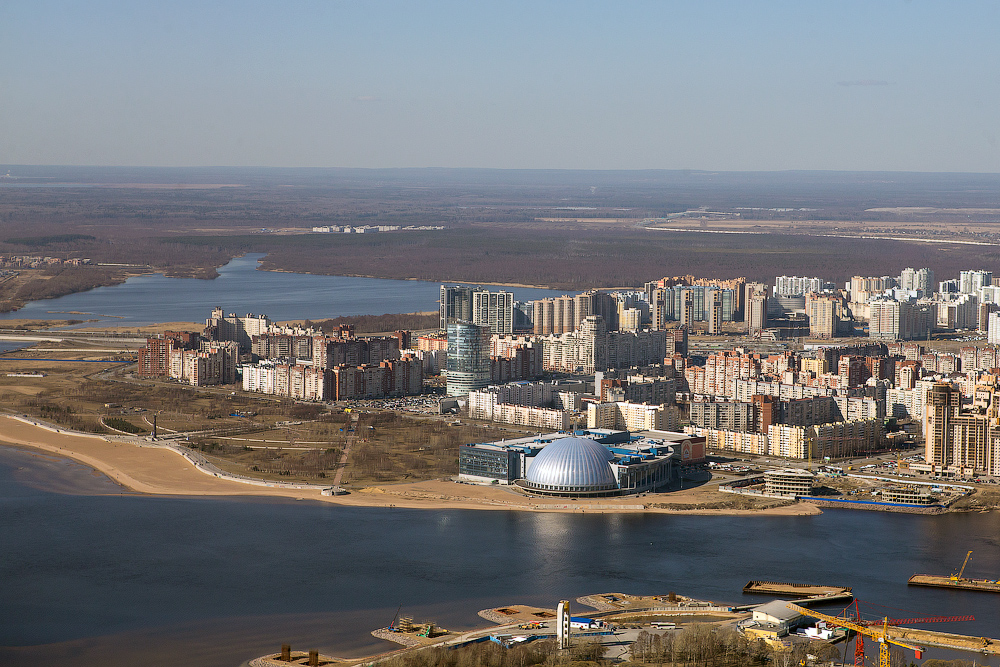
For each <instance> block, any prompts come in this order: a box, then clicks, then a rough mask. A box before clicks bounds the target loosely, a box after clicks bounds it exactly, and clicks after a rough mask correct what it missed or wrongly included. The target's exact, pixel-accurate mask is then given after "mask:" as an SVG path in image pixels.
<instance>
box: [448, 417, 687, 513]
mask: <svg viewBox="0 0 1000 667" xmlns="http://www.w3.org/2000/svg"><path fill="white" fill-rule="evenodd" d="M704 460H705V438H704V437H695V436H691V435H687V434H684V433H673V432H666V431H644V432H636V433H630V432H628V431H614V430H610V429H587V430H580V431H575V432H573V433H564V432H559V433H549V434H545V435H542V434H538V435H533V436H528V437H524V438H514V439H513V440H501V441H499V442H480V443H472V444H468V445H461V446H460V447H459V454H458V471H459V475H458V478H459V481H463V482H467V483H473V484H510V485H513V486H516V487H517V488H519V489H520V490H521V491H522V492H524V493H527V494H531V495H546V496H564V497H571V498H597V497H601V496H624V495H632V494H637V493H645V492H647V491H656V490H662V489H664V488H666V487H668V486H669V485H670V484H671V482H673V481H675V480H676V479H677V477H676V470H675V467H674V466H675V465H677V466H679V467H682V466H688V465H692V464H699V463H701V462H703V461H704Z"/></svg>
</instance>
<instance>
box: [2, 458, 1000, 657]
mask: <svg viewBox="0 0 1000 667" xmlns="http://www.w3.org/2000/svg"><path fill="white" fill-rule="evenodd" d="M998 535H1000V514H998V513H976V514H955V515H946V516H940V517H927V516H910V515H898V514H886V513H877V512H860V511H850V510H831V511H827V512H825V513H824V514H822V515H818V516H808V517H759V516H758V517H753V516H750V517H723V516H664V515H656V516H654V515H642V514H615V515H591V514H586V515H582V514H531V513H517V512H505V511H473V510H440V511H429V510H423V511H421V510H405V509H390V508H376V509H365V508H343V507H336V506H332V505H329V504H321V503H313V502H309V501H302V502H296V501H276V500H266V499H240V500H236V499H207V498H168V497H152V496H140V495H135V494H130V493H123V492H122V489H120V488H119V487H117V486H116V485H114V484H113V483H111V482H110V481H109V480H108V479H107V478H105V477H103V476H102V475H99V474H96V473H94V472H92V471H91V470H89V469H88V468H86V467H84V466H81V465H79V464H76V463H73V462H70V461H66V460H63V459H58V458H52V457H48V456H42V455H38V454H34V453H31V452H28V451H25V450H19V449H13V448H7V447H0V582H2V584H3V585H2V586H0V664H3V665H8V664H10V665H14V664H17V665H20V664H24V665H29V664H30V665H43V664H44V665H52V664H59V663H60V662H62V664H73V665H126V664H127V665H135V664H141V665H144V666H152V665H164V666H167V665H170V666H175V665H177V664H184V665H196V666H197V665H205V666H209V665H211V666H215V665H218V666H220V667H236V666H237V665H239V664H240V663H241V662H242V661H244V660H246V659H248V658H250V657H253V656H256V655H261V654H263V653H265V652H268V651H276V650H277V649H278V647H279V646H280V644H281V643H283V642H290V643H292V644H293V646H294V647H298V648H302V649H306V648H318V649H320V650H321V651H324V652H328V653H331V654H333V655H345V656H348V655H363V654H368V653H372V652H376V651H379V650H385V649H386V648H389V646H390V645H387V644H384V643H382V642H378V641H376V640H374V639H372V638H371V637H370V636H369V635H368V632H369V631H370V630H372V629H373V628H375V627H379V626H382V625H385V624H387V623H388V622H389V621H390V620H391V619H392V617H393V615H394V614H395V612H396V609H397V607H398V606H399V605H402V610H403V612H402V613H404V614H409V615H413V616H414V617H416V618H417V619H425V620H435V621H437V622H438V623H440V624H442V625H443V626H444V627H448V628H453V629H463V628H470V627H473V626H476V625H481V624H482V621H481V619H479V618H477V617H476V612H477V611H478V610H480V609H483V608H487V607H491V606H495V605H500V604H505V603H517V602H523V603H536V604H545V605H554V604H555V602H557V601H558V600H559V599H563V598H568V599H573V598H575V597H577V596H579V595H583V594H586V593H596V592H609V591H622V592H631V593H667V592H669V591H676V592H678V593H683V594H686V595H692V596H695V597H698V598H703V599H710V600H715V601H720V602H731V603H746V602H748V598H747V597H745V596H743V595H742V594H741V588H742V587H743V585H744V584H746V583H747V581H749V580H751V579H765V580H773V581H791V582H808V583H821V584H837V585H846V586H852V587H853V588H854V592H855V594H856V595H857V596H858V597H859V598H860V599H861V600H862V601H863V602H862V610H863V611H867V612H869V613H871V614H885V615H889V616H891V617H915V616H927V615H964V614H974V615H975V616H976V620H975V621H974V622H964V623H943V624H938V625H937V626H929V627H932V628H936V629H941V630H951V631H955V632H961V633H963V634H972V635H980V636H982V635H985V636H993V637H996V636H997V635H998V634H1000V633H998V631H997V629H998V627H1000V600H998V598H997V597H996V596H993V595H989V594H983V593H972V592H952V591H943V590H937V589H930V588H913V587H908V586H907V585H906V580H907V578H908V577H909V576H910V575H911V574H913V573H915V572H930V573H949V572H952V571H953V570H955V569H956V568H957V566H958V565H960V564H961V561H962V559H963V558H964V556H965V552H966V551H967V550H969V549H972V550H973V551H974V552H975V553H974V556H973V558H974V559H973V561H972V563H971V564H970V566H969V571H971V572H973V574H974V575H976V576H987V575H991V576H996V574H997V573H1000V548H998V544H1000V543H998ZM753 599H754V600H757V601H761V598H756V597H755V598H753ZM765 599H766V598H765ZM877 605H884V606H877ZM577 609H578V610H582V608H581V607H579V606H578V607H577ZM933 655H935V654H934V653H931V654H930V656H933ZM938 655H941V654H940V653H939V654H938ZM953 657H954V656H953ZM969 657H970V659H971V657H973V656H969ZM979 659H980V662H979V664H993V665H996V664H998V663H997V661H996V660H995V659H994V660H993V662H992V663H983V662H982V656H979Z"/></svg>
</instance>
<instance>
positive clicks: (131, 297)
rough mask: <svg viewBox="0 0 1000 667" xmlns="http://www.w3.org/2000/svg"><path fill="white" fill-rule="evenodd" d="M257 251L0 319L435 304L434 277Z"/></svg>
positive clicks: (392, 309) (172, 317)
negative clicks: (349, 271) (324, 271)
mask: <svg viewBox="0 0 1000 667" xmlns="http://www.w3.org/2000/svg"><path fill="white" fill-rule="evenodd" d="M262 257H264V255H262V254H248V255H245V256H243V257H237V258H236V259H233V260H232V261H230V262H229V263H228V264H226V265H225V266H223V267H221V268H220V269H219V277H218V278H215V279H214V280H198V279H195V278H166V277H164V276H163V275H162V274H152V275H145V276H136V277H133V278H129V279H128V280H127V281H125V282H124V283H122V284H121V285H112V286H109V287H98V288H96V289H92V290H89V291H87V292H78V293H76V294H69V295H66V296H63V297H59V298H57V299H44V300H41V301H32V302H30V303H28V304H27V305H25V306H24V307H23V308H21V309H20V310H18V311H15V312H12V313H3V314H0V320H9V319H21V318H30V319H51V318H60V319H81V320H82V319H99V320H101V321H102V322H104V323H106V324H114V325H125V326H128V325H140V324H153V323H158V322H204V321H205V319H207V318H208V317H209V316H210V315H211V314H212V308H214V307H216V306H221V307H222V308H224V309H225V311H226V313H239V314H241V315H242V314H246V313H256V314H264V315H267V316H268V317H270V318H271V319H272V320H274V321H276V322H281V321H284V320H295V319H307V318H308V319H313V320H321V319H326V318H331V317H339V316H341V315H383V314H385V313H417V312H426V311H437V309H438V299H439V298H440V295H441V285H440V283H430V282H426V281H421V280H383V279H379V278H349V277H346V276H317V275H311V274H305V273H281V272H277V271H257V270H256V269H257V266H258V264H259V260H260V259H261V258H262ZM489 289H493V290H497V289H506V290H507V291H510V292H513V293H514V298H515V299H516V300H519V301H527V300H533V299H543V298H545V297H550V296H559V295H560V294H565V292H560V291H557V290H548V289H535V288H528V287H511V288H498V287H491V288H489Z"/></svg>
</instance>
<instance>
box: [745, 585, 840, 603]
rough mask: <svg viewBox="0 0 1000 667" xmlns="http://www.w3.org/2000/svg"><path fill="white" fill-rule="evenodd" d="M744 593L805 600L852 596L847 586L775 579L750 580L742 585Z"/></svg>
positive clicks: (837, 598)
mask: <svg viewBox="0 0 1000 667" xmlns="http://www.w3.org/2000/svg"><path fill="white" fill-rule="evenodd" d="M743 593H744V594H748V593H749V594H761V595H784V596H786V597H795V598H805V599H806V600H824V601H827V600H831V601H832V600H843V599H850V598H852V597H854V594H853V593H852V592H851V589H850V588H849V587H847V586H816V585H813V584H788V583H782V582H777V581H751V582H750V583H748V584H747V585H746V586H744V587H743Z"/></svg>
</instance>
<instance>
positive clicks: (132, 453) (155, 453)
mask: <svg viewBox="0 0 1000 667" xmlns="http://www.w3.org/2000/svg"><path fill="white" fill-rule="evenodd" d="M0 446H14V447H26V448H29V449H34V450H39V451H43V452H46V453H48V454H55V455H57V456H62V457H65V458H69V459H72V460H74V461H77V462H79V463H82V464H84V465H87V466H89V467H90V468H93V469H94V470H97V471H98V472H100V473H102V474H104V475H106V476H107V477H108V478H110V479H111V480H112V481H114V482H116V483H118V484H120V485H121V486H123V487H125V488H127V489H129V490H131V491H135V492H138V493H143V494H148V495H161V496H197V497H212V496H215V497H233V496H251V497H252V496H257V497H279V498H288V499H293V500H315V501H319V502H326V503H331V504H334V505H340V506H344V507H381V508H399V509H423V510H442V509H466V510H507V511H522V512H561V513H565V512H571V513H588V512H589V513H592V514H617V513H640V512H641V513H653V514H672V515H699V516H806V515H815V514H821V513H822V511H821V510H820V509H819V508H818V507H816V506H815V505H813V504H811V503H807V502H799V503H796V504H794V505H790V506H784V507H776V508H769V509H763V510H737V509H690V510H684V509H665V508H657V507H648V506H647V504H648V503H654V502H672V503H674V504H678V503H684V501H685V500H686V501H687V503H689V504H691V505H696V504H698V501H697V499H696V498H695V496H696V494H697V491H698V489H697V488H696V489H687V490H682V491H675V492H668V493H663V494H655V498H654V497H651V496H645V497H643V498H628V497H625V498H602V499H599V501H597V502H587V501H580V500H570V499H555V501H552V500H551V499H547V498H531V497H527V496H519V495H515V494H514V493H513V492H510V491H508V490H507V489H504V488H494V487H489V486H477V485H468V484H457V483H455V482H451V481H442V480H430V481H424V482H413V483H408V484H394V485H383V486H375V485H373V486H369V487H365V488H362V489H360V490H356V491H351V493H349V494H347V495H339V496H325V495H322V493H321V489H322V488H329V486H330V485H323V486H320V485H313V486H311V488H289V487H279V486H266V485H267V484H268V483H269V482H267V481H266V480H254V481H239V480H237V479H234V478H227V477H223V476H220V475H219V474H217V473H213V472H211V471H209V470H205V469H202V468H199V467H197V466H196V465H195V464H194V463H193V462H192V461H191V460H190V459H189V457H188V455H186V454H185V453H182V452H180V451H178V450H176V449H173V448H171V447H168V446H164V445H161V444H156V443H152V442H149V441H145V440H142V439H140V438H138V437H124V436H100V435H93V434H88V433H78V432H75V431H69V430H67V429H63V428H58V427H55V426H50V425H45V424H43V423H42V422H40V421H39V420H32V419H30V418H23V417H15V416H11V415H3V416H0ZM275 484H279V483H277V482H275ZM282 484H283V483H282Z"/></svg>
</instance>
